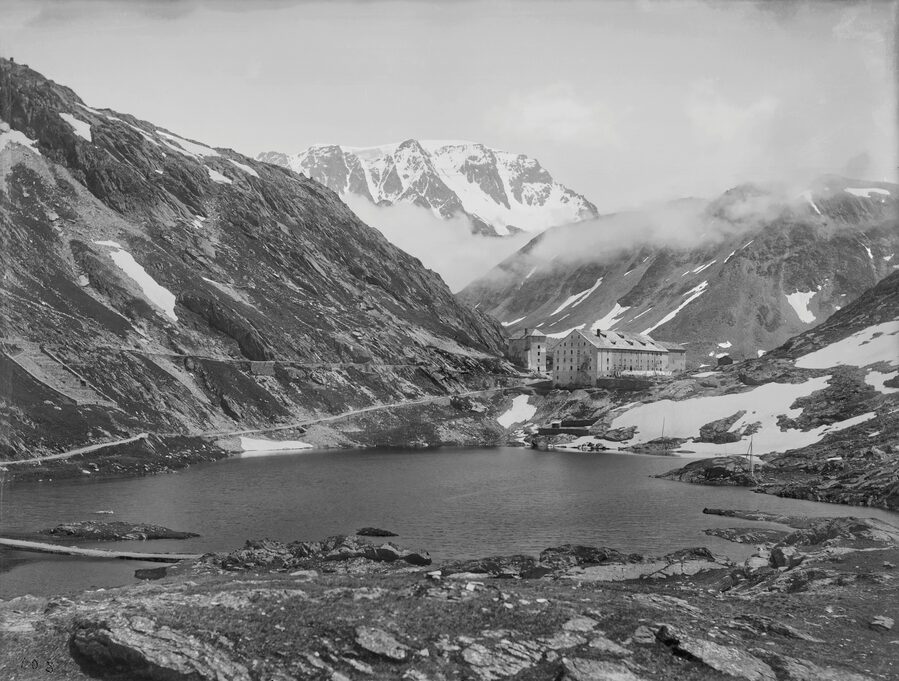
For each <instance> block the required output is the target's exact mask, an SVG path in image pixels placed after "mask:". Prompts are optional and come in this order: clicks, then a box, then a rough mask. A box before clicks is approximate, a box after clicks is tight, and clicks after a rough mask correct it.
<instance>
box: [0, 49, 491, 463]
mask: <svg viewBox="0 0 899 681" xmlns="http://www.w3.org/2000/svg"><path fill="white" fill-rule="evenodd" d="M0 119H2V123H0V225H2V232H0V236H2V248H0V258H2V268H3V281H2V289H0V296H2V301H3V305H2V307H0V320H2V331H0V337H2V349H3V353H2V354H0V369H2V375H0V386H2V387H3V390H2V391H0V397H2V399H3V401H4V403H5V404H4V407H5V409H4V423H3V427H2V428H0V431H2V437H3V442H2V447H0V454H2V457H4V458H24V457H26V456H35V455H37V454H40V453H43V452H52V451H57V450H59V449H61V448H64V447H67V446H76V445H80V444H85V443H88V442H93V441H97V440H108V439H111V438H115V437H124V436H126V435H134V434H135V433H140V432H141V431H146V432H150V433H151V434H182V435H189V434H192V433H196V432H199V431H210V430H212V431H223V432H228V431H233V430H235V429H237V428H254V427H255V428H264V427H271V426H272V425H276V424H285V423H287V424H289V423H292V422H295V421H297V420H298V419H302V418H308V417H310V416H314V415H321V414H333V413H337V412H343V411H346V410H351V409H356V408H364V407H368V406H371V405H376V404H382V403H393V402H403V401H409V400H414V399H420V398H422V397H426V396H428V395H446V394H450V393H455V392H458V391H460V390H465V389H471V388H481V387H487V386H490V385H492V384H493V381H494V376H495V375H496V374H504V373H505V372H506V366H507V365H505V364H504V363H503V362H502V360H500V359H498V356H499V355H501V353H502V350H503V345H502V337H501V334H500V329H499V327H498V326H497V325H496V324H495V323H494V322H493V321H492V320H490V319H489V318H487V317H486V316H483V315H481V314H480V313H478V312H475V311H473V310H471V309H470V308H468V307H467V306H463V305H460V304H459V303H457V302H456V300H455V299H454V297H453V296H452V294H451V293H450V291H449V290H448V289H447V287H446V286H445V284H444V283H443V281H442V280H441V279H440V278H439V277H438V276H437V275H436V274H434V273H433V272H430V271H428V270H426V269H424V268H423V267H422V266H421V263H420V262H419V261H418V260H416V259H414V258H412V257H411V256H409V255H407V254H406V253H404V252H402V251H400V250H399V249H397V248H395V247H394V246H392V245H391V244H390V243H389V242H387V240H385V239H384V238H383V237H382V236H381V234H380V233H379V232H378V231H376V230H375V229H372V228H370V227H368V226H366V225H365V224H363V223H362V222H360V220H359V219H358V218H356V217H355V215H354V214H353V213H352V212H351V211H350V210H349V209H348V208H347V207H346V206H345V205H344V204H343V202H341V201H340V199H339V198H338V196H337V195H336V194H334V193H333V192H332V191H331V190H329V189H327V188H325V187H323V186H322V185H321V184H320V183H318V182H314V181H312V180H310V179H308V178H306V177H304V176H302V175H298V174H295V173H293V172H292V171H290V170H288V169H285V168H279V167H277V166H274V165H270V164H266V163H260V162H258V161H254V160H252V159H248V158H246V157H243V156H241V155H239V154H237V153H235V152H233V151H231V150H228V149H213V148H210V147H208V146H206V145H203V144H201V143H198V142H195V141H192V140H187V139H184V138H183V137H180V136H178V135H176V134H174V133H172V132H169V131H167V130H163V129H161V128H159V127H157V126H155V125H153V124H151V123H148V122H146V121H141V120H139V119H137V118H135V117H133V116H130V115H127V114H122V113H117V112H114V111H110V110H102V111H101V110H97V109H93V108H90V107H88V106H86V105H85V104H84V103H83V102H82V101H81V99H79V97H78V96H77V95H76V94H75V93H74V92H72V91H71V90H69V89H68V88H66V87H63V86H61V85H58V84H56V83H54V82H52V81H50V80H48V79H46V78H44V77H43V76H41V75H40V74H38V73H36V72H34V71H32V70H30V69H28V68H27V67H25V66H21V65H18V64H15V63H12V62H10V61H6V60H2V61H0Z"/></svg>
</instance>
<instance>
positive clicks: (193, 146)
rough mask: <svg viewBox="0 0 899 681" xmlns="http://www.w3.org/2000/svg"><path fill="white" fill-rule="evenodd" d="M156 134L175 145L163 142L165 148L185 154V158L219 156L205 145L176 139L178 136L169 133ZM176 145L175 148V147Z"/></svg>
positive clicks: (159, 132) (158, 131) (160, 131)
mask: <svg viewBox="0 0 899 681" xmlns="http://www.w3.org/2000/svg"><path fill="white" fill-rule="evenodd" d="M156 132H157V134H159V135H162V136H163V137H165V138H166V139H167V140H169V141H171V142H174V143H175V144H174V145H172V144H169V143H168V142H163V144H165V145H166V146H167V147H169V148H170V149H173V150H174V151H177V152H179V153H182V154H185V155H187V156H193V157H194V158H202V157H204V156H219V155H220V154H219V153H218V152H217V151H216V150H215V149H212V148H211V147H207V146H206V145H205V144H199V143H197V142H191V141H190V140H186V139H184V138H183V137H178V135H173V134H172V133H170V132H163V131H162V130H157V131H156ZM176 145H177V146H176Z"/></svg>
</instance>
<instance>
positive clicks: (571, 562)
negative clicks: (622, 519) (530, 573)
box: [540, 544, 643, 568]
mask: <svg viewBox="0 0 899 681" xmlns="http://www.w3.org/2000/svg"><path fill="white" fill-rule="evenodd" d="M642 560H643V556H641V555H640V554H638V553H632V554H629V555H628V554H624V553H621V551H616V550H615V549H610V548H608V547H605V546H599V547H597V546H582V545H579V544H563V545H562V546H556V547H552V548H548V549H544V550H543V551H541V552H540V563H542V564H544V565H547V566H552V567H554V568H561V567H575V566H583V565H606V564H609V563H639V562H641V561H642Z"/></svg>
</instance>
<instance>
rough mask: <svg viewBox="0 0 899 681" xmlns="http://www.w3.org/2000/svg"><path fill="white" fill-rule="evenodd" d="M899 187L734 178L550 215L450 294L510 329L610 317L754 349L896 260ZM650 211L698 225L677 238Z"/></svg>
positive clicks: (715, 346) (703, 343)
mask: <svg viewBox="0 0 899 681" xmlns="http://www.w3.org/2000/svg"><path fill="white" fill-rule="evenodd" d="M897 198H899V187H897V186H896V185H890V184H884V183H868V182H855V181H850V180H845V179H843V178H833V177H831V178H822V180H821V182H820V183H819V184H818V185H817V186H816V188H815V189H814V190H810V191H809V192H807V193H805V194H803V195H801V196H800V197H796V198H794V199H789V198H784V197H781V196H778V195H774V194H770V193H768V192H766V191H762V190H758V189H756V188H751V187H741V188H737V189H735V190H731V191H730V192H728V193H726V194H725V195H723V196H722V197H720V198H719V199H718V200H716V201H714V202H711V203H709V204H700V203H697V202H687V203H686V204H684V205H679V206H676V207H674V208H673V209H671V210H670V211H667V212H663V213H662V215H661V216H659V215H652V214H649V213H645V214H641V213H634V214H629V215H621V216H609V217H607V218H603V219H600V220H597V221H590V222H584V223H581V224H577V225H571V226H564V227H558V228H554V229H552V230H548V231H547V232H545V233H543V234H541V235H540V236H538V237H536V238H535V239H534V240H532V241H531V242H530V243H529V244H527V245H526V246H525V247H524V248H522V249H521V250H520V251H519V252H518V253H516V254H515V255H514V256H512V257H511V258H509V259H507V260H506V261H504V262H503V263H502V264H500V265H499V266H498V267H497V268H495V269H494V270H493V271H491V272H490V273H488V274H487V275H485V276H484V277H482V278H480V279H479V280H477V281H475V282H473V283H472V284H470V285H469V286H468V287H466V288H465V289H464V290H463V291H462V292H460V293H459V297H460V299H461V300H463V301H465V302H467V303H469V304H470V305H473V306H477V307H478V309H481V310H484V311H486V312H488V313H490V314H491V315H493V316H495V317H496V318H497V319H499V320H500V321H502V322H503V323H504V326H507V328H508V331H510V332H515V331H517V330H518V329H520V328H527V327H539V328H540V329H541V330H542V331H544V332H545V333H548V334H554V333H555V334H562V333H565V332H566V331H567V330H570V329H571V328H577V327H580V328H585V329H595V328H606V329H609V328H614V329H617V330H622V331H632V332H638V333H650V334H651V335H652V336H653V337H654V338H658V339H659V340H669V341H676V342H682V343H685V344H686V345H687V348H688V353H689V354H688V360H689V361H692V362H693V364H694V365H695V364H697V363H698V364H702V363H706V364H709V363H714V362H715V357H716V355H723V354H732V355H734V356H737V357H755V356H756V355H757V353H758V352H760V351H765V350H769V349H771V348H774V347H776V346H778V345H780V344H781V343H783V342H784V341H785V340H786V339H787V338H789V337H790V336H792V335H794V334H796V333H799V332H801V331H803V330H805V329H808V328H810V327H811V326H813V325H815V324H817V323H819V322H820V321H821V320H822V319H825V318H826V317H828V316H829V315H830V314H831V313H833V312H834V311H836V310H839V309H840V308H841V307H843V306H845V305H846V304H847V303H848V302H850V301H852V300H854V299H855V298H856V297H857V296H858V295H859V294H861V293H862V292H863V291H864V290H866V289H867V288H869V287H871V286H873V285H874V284H875V283H876V282H877V281H878V280H879V279H881V278H882V277H884V276H886V275H887V274H889V273H890V272H892V271H893V269H894V266H895V264H896V261H895V260H894V258H895V254H896V252H897V251H899V230H897V229H896V224H897V223H896V215H897V207H899V202H897ZM655 223H658V224H659V225H662V226H665V225H667V224H669V223H670V224H673V225H676V227H675V229H682V230H683V231H685V232H690V233H692V234H694V235H695V236H692V237H688V238H687V242H688V243H687V244H686V245H681V244H678V243H677V242H676V241H673V239H672V238H671V235H670V234H660V232H659V229H658V228H657V227H655V226H647V225H654V224H655ZM695 244H699V245H695Z"/></svg>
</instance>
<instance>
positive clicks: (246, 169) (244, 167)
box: [228, 158, 259, 177]
mask: <svg viewBox="0 0 899 681" xmlns="http://www.w3.org/2000/svg"><path fill="white" fill-rule="evenodd" d="M228 160H229V161H230V162H231V163H232V164H233V165H235V166H237V167H238V168H240V169H241V170H242V171H244V172H245V173H247V174H248V175H252V176H253V177H259V173H257V172H256V171H255V170H253V169H252V168H251V167H250V166H248V165H246V164H244V163H238V162H237V161H235V160H234V159H233V158H229V159H228Z"/></svg>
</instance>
